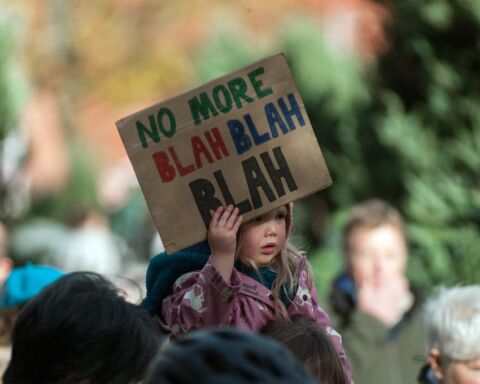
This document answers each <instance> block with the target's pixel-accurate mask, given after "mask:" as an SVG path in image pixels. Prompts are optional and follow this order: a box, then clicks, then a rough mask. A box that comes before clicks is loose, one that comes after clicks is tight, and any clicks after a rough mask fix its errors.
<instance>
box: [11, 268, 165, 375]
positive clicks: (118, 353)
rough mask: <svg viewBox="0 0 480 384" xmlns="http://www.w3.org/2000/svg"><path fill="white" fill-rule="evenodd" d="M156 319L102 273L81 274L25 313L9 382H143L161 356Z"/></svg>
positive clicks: (65, 279) (14, 346)
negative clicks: (157, 354) (156, 356)
mask: <svg viewBox="0 0 480 384" xmlns="http://www.w3.org/2000/svg"><path fill="white" fill-rule="evenodd" d="M156 348H157V340H156V336H155V333H154V328H153V325H152V320H151V318H150V316H149V315H148V314H147V313H146V312H144V310H143V309H141V308H139V307H138V306H136V305H133V304H131V303H128V302H126V301H125V300H124V299H123V297H121V296H120V295H119V294H118V292H117V290H116V288H115V287H114V286H113V285H112V284H111V283H110V282H109V281H107V280H106V279H104V278H103V277H102V276H101V275H99V274H96V273H93V272H75V273H71V274H69V275H66V276H64V277H62V278H60V279H59V280H57V281H56V282H54V283H52V284H50V285H49V286H48V287H46V288H45V289H44V290H43V291H42V292H40V294H38V295H37V296H36V297H35V298H34V299H32V300H31V301H30V302H29V303H28V304H27V305H26V306H25V308H24V309H23V310H22V312H21V313H20V315H19V316H18V318H17V321H16V323H15V326H14V329H13V334H12V358H11V361H10V364H9V366H8V367H7V370H6V372H5V374H4V376H3V382H4V383H5V384H10V383H11V384H13V383H15V384H23V383H25V384H27V383H36V384H43V383H45V384H46V383H49V384H52V383H54V384H67V383H68V384H74V383H75V384H77V383H82V384H83V383H85V384H97V383H98V384H100V383H102V384H108V383H112V384H113V383H115V384H117V383H118V384H123V383H125V384H127V383H134V382H138V381H139V380H141V379H142V377H143V375H144V371H145V369H146V367H147V365H148V363H149V362H150V359H151V358H152V357H153V355H154V354H155V352H156Z"/></svg>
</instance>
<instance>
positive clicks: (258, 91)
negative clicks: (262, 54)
mask: <svg viewBox="0 0 480 384" xmlns="http://www.w3.org/2000/svg"><path fill="white" fill-rule="evenodd" d="M264 73H265V68H263V67H258V68H257V69H254V70H253V71H252V72H249V73H248V78H249V79H250V82H251V83H252V86H253V89H254V90H255V93H256V94H257V97H258V98H259V99H261V98H262V97H265V96H267V95H270V94H272V93H273V90H272V88H271V87H268V88H266V89H261V87H262V85H263V81H262V80H257V79H256V77H257V76H259V75H262V74H264Z"/></svg>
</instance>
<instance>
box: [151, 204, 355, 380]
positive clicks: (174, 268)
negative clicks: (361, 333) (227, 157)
mask: <svg viewBox="0 0 480 384" xmlns="http://www.w3.org/2000/svg"><path fill="white" fill-rule="evenodd" d="M241 220H242V219H241V216H239V211H238V208H234V207H233V206H232V205H230V206H228V207H227V208H226V209H224V208H223V207H219V208H218V209H217V210H216V211H215V213H214V215H213V217H212V220H211V222H210V225H209V229H208V243H209V245H210V250H209V249H208V248H207V247H206V246H205V245H204V244H201V245H199V246H196V247H193V248H190V249H187V250H185V251H183V252H178V253H176V254H175V255H173V256H170V257H169V256H167V255H165V254H161V255H159V256H156V257H154V258H153V259H152V261H151V263H150V265H149V268H148V271H147V297H146V298H145V300H144V302H143V305H144V307H145V308H147V309H148V310H149V311H150V312H151V313H152V314H153V315H157V316H158V317H159V318H160V320H163V321H164V322H165V324H166V326H167V327H168V329H169V331H171V332H172V334H173V336H176V335H178V334H180V333H184V332H188V331H191V330H194V329H199V328H204V327H208V326H214V325H223V326H234V327H237V328H241V329H247V330H252V331H260V330H261V329H262V328H264V326H265V325H266V324H267V323H268V322H270V321H272V320H274V319H277V318H290V317H292V316H303V317H310V318H312V319H314V320H315V321H316V322H317V324H319V325H320V326H321V327H323V328H325V329H326V330H327V332H328V334H329V336H330V338H331V339H332V342H333V344H334V346H335V349H336V350H337V352H338V354H339V356H340V358H341V360H342V364H343V366H344V368H345V371H346V372H347V374H348V376H349V378H350V376H351V372H350V366H349V364H348V361H347V360H346V357H345V354H344V351H343V347H342V345H341V338H340V335H339V334H338V333H336V332H335V331H334V330H333V329H332V328H331V327H330V319H329V317H328V315H327V314H326V313H325V312H324V311H323V310H322V309H321V308H320V307H319V306H318V303H317V294H316V290H315V287H314V284H313V281H312V274H311V270H310V266H309V264H308V262H307V259H306V257H305V256H302V255H301V254H300V253H299V252H298V251H296V250H295V248H293V247H292V246H291V245H290V244H288V242H287V238H288V235H289V233H290V229H291V222H292V204H288V205H285V206H282V207H279V208H276V209H274V210H272V211H270V212H267V213H265V214H263V215H260V216H258V217H256V218H255V219H253V220H251V221H249V222H247V223H245V224H243V225H242V226H240V224H241ZM172 283H173V288H172Z"/></svg>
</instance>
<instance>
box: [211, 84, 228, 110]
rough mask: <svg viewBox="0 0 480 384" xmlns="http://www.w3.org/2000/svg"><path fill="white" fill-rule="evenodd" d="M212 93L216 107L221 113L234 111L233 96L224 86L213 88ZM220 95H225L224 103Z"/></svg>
mask: <svg viewBox="0 0 480 384" xmlns="http://www.w3.org/2000/svg"><path fill="white" fill-rule="evenodd" d="M212 93H213V100H214V101H215V105H216V106H217V108H218V109H219V110H220V112H222V113H227V112H229V111H230V110H231V109H232V96H230V92H228V89H227V88H226V87H225V86H224V85H223V84H219V85H217V86H216V87H215V88H213V92H212ZM220 93H222V94H223V99H224V101H223V102H222V100H220Z"/></svg>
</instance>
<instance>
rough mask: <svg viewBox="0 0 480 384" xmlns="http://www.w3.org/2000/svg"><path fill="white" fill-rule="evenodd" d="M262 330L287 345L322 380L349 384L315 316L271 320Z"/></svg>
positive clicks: (338, 359)
mask: <svg viewBox="0 0 480 384" xmlns="http://www.w3.org/2000/svg"><path fill="white" fill-rule="evenodd" d="M263 333H264V334H265V335H267V336H269V337H272V338H273V339H275V340H277V341H279V342H280V343H282V344H283V345H285V346H286V347H287V348H288V349H289V350H290V352H292V354H293V355H294V356H295V357H296V358H297V359H298V360H299V361H301V362H302V363H303V364H304V366H305V368H306V369H307V370H308V371H309V372H311V373H312V374H313V375H314V376H315V377H316V378H317V379H319V380H320V381H321V382H322V383H324V384H348V378H347V375H346V374H345V372H344V370H343V366H342V362H341V360H340V358H339V357H338V354H337V352H336V350H335V347H334V346H333V344H332V341H331V340H330V337H329V336H328V335H327V331H326V330H325V329H324V328H321V327H320V326H319V325H318V324H317V323H316V322H315V321H314V320H313V319H311V318H306V317H295V318H293V319H292V320H287V319H278V320H275V321H272V322H271V323H269V324H268V325H267V327H265V329H264V330H263Z"/></svg>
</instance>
